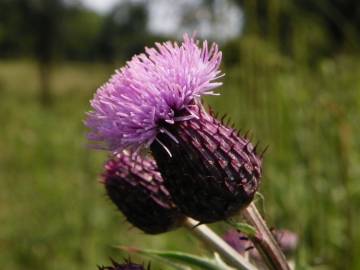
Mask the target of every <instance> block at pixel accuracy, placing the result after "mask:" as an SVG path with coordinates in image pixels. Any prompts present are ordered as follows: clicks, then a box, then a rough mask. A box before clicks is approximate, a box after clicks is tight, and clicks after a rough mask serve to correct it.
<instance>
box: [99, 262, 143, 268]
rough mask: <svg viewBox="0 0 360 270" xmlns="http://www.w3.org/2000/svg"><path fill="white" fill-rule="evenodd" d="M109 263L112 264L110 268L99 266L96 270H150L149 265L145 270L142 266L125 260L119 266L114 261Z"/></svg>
mask: <svg viewBox="0 0 360 270" xmlns="http://www.w3.org/2000/svg"><path fill="white" fill-rule="evenodd" d="M111 261H112V264H113V265H112V266H99V267H98V269H99V270H150V264H149V265H148V266H147V267H146V269H145V267H144V265H141V264H135V263H132V262H131V261H130V260H125V261H124V263H122V264H119V263H117V262H115V261H114V260H111Z"/></svg>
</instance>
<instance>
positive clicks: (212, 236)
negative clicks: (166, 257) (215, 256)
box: [184, 218, 257, 270]
mask: <svg viewBox="0 0 360 270" xmlns="http://www.w3.org/2000/svg"><path fill="white" fill-rule="evenodd" d="M198 223H199V222H198V221H196V220H193V219H191V218H186V220H185V222H184V227H186V228H187V229H188V230H189V231H190V232H191V233H193V234H194V235H195V236H196V237H198V238H199V239H200V240H202V241H203V242H204V243H205V244H206V245H208V246H210V247H211V248H212V249H213V250H215V251H216V252H218V253H219V254H220V256H221V257H222V258H223V259H224V260H225V262H227V263H228V264H229V265H231V266H233V267H236V269H242V270H256V269H257V268H256V267H255V266H253V265H252V264H251V263H250V262H249V261H248V260H246V259H245V258H244V257H243V256H241V255H240V254H239V253H238V252H237V251H236V250H234V249H233V248H232V247H231V246H229V245H228V244H227V243H226V242H225V241H224V240H223V239H222V238H221V237H219V236H218V235H217V234H216V233H214V232H213V231H212V230H211V229H210V228H209V227H208V226H206V225H199V226H197V225H198Z"/></svg>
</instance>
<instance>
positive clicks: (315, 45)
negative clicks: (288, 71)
mask: <svg viewBox="0 0 360 270" xmlns="http://www.w3.org/2000/svg"><path fill="white" fill-rule="evenodd" d="M233 1H234V2H235V3H237V4H238V5H239V6H241V7H242V8H243V9H244V11H245V23H246V26H245V35H255V36H258V37H259V38H261V39H266V40H267V41H270V42H272V43H273V44H275V45H276V46H277V47H278V48H279V49H280V50H281V51H282V52H283V53H285V54H287V55H290V56H292V57H294V58H295V59H297V60H299V61H306V62H308V63H310V64H312V63H314V62H316V61H317V60H318V59H321V58H323V57H324V56H325V57H326V56H330V55H332V54H334V53H336V52H337V51H339V50H342V49H351V50H358V49H359V46H358V45H357V44H358V41H359V34H360V19H359V18H360V16H359V15H360V2H359V1H354V0H344V1H343V0H329V1H327V0H326V1H325V0H321V1H310V0H292V1H280V0H274V1H266V0H251V1H249V0H233Z"/></svg>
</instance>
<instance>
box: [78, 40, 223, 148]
mask: <svg viewBox="0 0 360 270" xmlns="http://www.w3.org/2000/svg"><path fill="white" fill-rule="evenodd" d="M220 62H221V52H220V51H219V50H218V46H217V45H216V44H212V45H211V47H209V46H208V43H207V42H206V41H204V42H203V43H202V46H199V42H198V41H195V40H194V38H192V37H189V36H188V35H186V34H185V35H184V41H183V43H181V44H177V43H176V42H175V43H172V42H170V41H168V42H165V43H163V44H160V43H156V47H155V48H146V49H145V53H143V54H140V55H135V56H134V57H133V58H132V59H131V61H129V62H127V64H126V66H125V67H123V68H121V69H119V70H117V71H116V73H115V74H114V75H113V76H112V77H111V79H110V80H109V81H108V82H107V83H106V84H105V85H103V86H102V87H100V88H99V89H98V91H97V93H96V94H95V96H94V98H93V100H92V101H91V106H92V111H90V112H89V113H88V117H87V120H86V122H85V124H86V125H87V126H88V127H89V128H90V129H91V132H90V133H89V136H88V137H89V139H90V140H92V141H94V142H96V143H97V144H96V146H97V147H100V148H105V149H109V150H111V151H116V152H120V151H121V150H123V149H125V148H132V149H139V148H141V147H143V146H145V147H148V146H150V144H151V143H152V142H153V141H154V140H156V136H157V134H158V133H159V132H165V133H166V132H167V130H166V129H164V128H163V127H162V123H168V124H173V123H175V122H177V121H181V120H186V119H190V118H192V117H194V116H192V114H191V111H190V110H189V109H190V107H191V106H192V105H193V104H194V103H197V102H199V98H200V96H202V95H213V94H214V92H213V89H214V88H216V87H218V86H220V85H221V82H216V79H218V78H219V77H221V74H220V70H219V66H220ZM180 111H182V112H187V113H186V114H184V113H182V114H181V115H179V112H180Z"/></svg>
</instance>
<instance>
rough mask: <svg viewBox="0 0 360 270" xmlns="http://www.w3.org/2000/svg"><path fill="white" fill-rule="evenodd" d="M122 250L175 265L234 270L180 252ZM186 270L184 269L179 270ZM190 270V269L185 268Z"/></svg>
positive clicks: (211, 269) (218, 263)
mask: <svg viewBox="0 0 360 270" xmlns="http://www.w3.org/2000/svg"><path fill="white" fill-rule="evenodd" d="M119 248H120V249H121V250H123V251H126V252H129V253H136V254H139V255H143V256H148V257H152V258H154V259H162V261H164V259H165V260H166V261H171V262H173V263H180V264H182V265H188V266H194V267H198V268H200V269H204V270H233V268H231V267H230V266H227V265H225V264H224V263H223V262H222V261H221V262H220V261H219V260H217V259H210V258H206V257H201V256H196V255H193V254H189V253H185V252H178V251H159V250H152V249H141V248H133V247H119ZM178 269H184V268H178ZM185 269H188V268H185Z"/></svg>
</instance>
